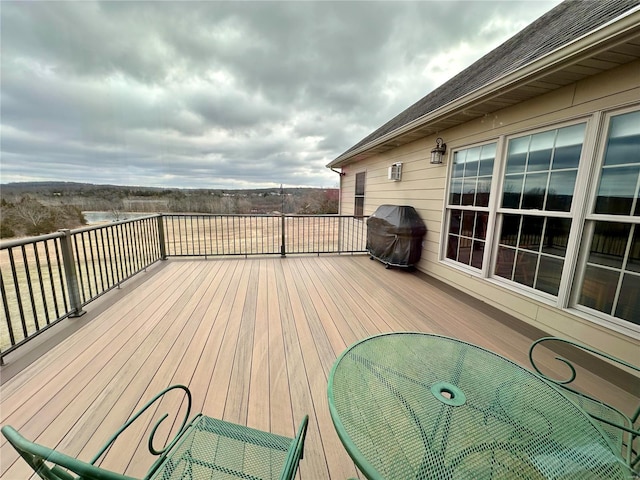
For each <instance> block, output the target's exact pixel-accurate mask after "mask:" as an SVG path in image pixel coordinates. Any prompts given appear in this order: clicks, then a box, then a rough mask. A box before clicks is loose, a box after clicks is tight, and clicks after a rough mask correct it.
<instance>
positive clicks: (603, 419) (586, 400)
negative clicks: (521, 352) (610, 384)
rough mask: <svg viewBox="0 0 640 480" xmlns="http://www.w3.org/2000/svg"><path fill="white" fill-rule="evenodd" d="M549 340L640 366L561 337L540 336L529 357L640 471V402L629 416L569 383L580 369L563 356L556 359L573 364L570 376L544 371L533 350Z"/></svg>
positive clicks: (623, 363) (538, 369)
mask: <svg viewBox="0 0 640 480" xmlns="http://www.w3.org/2000/svg"><path fill="white" fill-rule="evenodd" d="M545 342H561V343H565V344H567V345H571V346H573V347H576V348H579V349H581V350H584V351H586V352H589V353H592V354H594V355H597V356H599V357H602V358H605V359H607V360H610V361H611V362H614V363H617V364H618V365H622V366H624V367H626V368H628V369H630V370H633V371H636V372H640V368H639V367H637V366H635V365H632V364H630V363H628V362H625V361H624V360H621V359H619V358H616V357H613V356H611V355H608V354H606V353H604V352H601V351H599V350H596V349H594V348H591V347H588V346H586V345H582V344H579V343H576V342H572V341H570V340H567V339H564V338H560V337H543V338H540V339H538V340H536V341H535V342H533V343H532V344H531V347H530V348H529V361H530V362H531V365H532V366H533V368H534V369H535V370H536V372H538V374H540V375H541V376H542V377H543V378H544V379H546V380H547V381H549V382H552V383H554V384H555V385H557V386H558V387H560V388H561V390H562V392H563V393H564V394H565V395H566V396H567V397H569V398H570V399H571V400H573V402H574V403H576V404H577V405H578V406H579V407H581V408H582V409H583V410H585V411H586V412H587V413H588V414H589V415H590V416H591V417H592V418H593V419H594V420H596V421H597V422H598V425H599V426H600V427H601V429H602V431H603V432H604V433H605V434H606V435H607V437H608V438H609V439H610V440H611V443H612V444H613V446H614V447H615V448H616V449H618V451H620V453H621V456H622V457H623V458H624V460H625V461H626V462H627V464H628V465H629V466H630V467H631V468H632V469H634V470H635V471H636V472H639V473H640V452H638V445H637V443H636V439H637V438H638V437H639V436H640V425H639V421H638V418H639V417H640V405H638V406H637V408H636V410H635V412H634V413H633V414H632V415H631V416H628V415H626V414H625V413H623V412H621V411H620V410H618V409H617V408H615V407H613V406H611V405H608V404H606V403H604V402H603V401H601V400H598V399H597V398H594V397H592V396H590V395H587V394H586V393H584V392H581V391H579V390H576V389H574V388H572V387H571V386H570V385H569V384H570V383H571V382H573V381H574V380H575V378H576V369H575V367H574V366H573V364H572V363H571V362H570V361H569V360H567V359H566V358H563V357H556V360H559V361H561V362H563V363H564V364H566V365H567V366H568V367H569V369H570V372H571V373H570V376H569V377H568V378H566V379H555V378H550V377H548V376H547V375H545V374H544V373H542V371H541V370H540V368H539V367H538V365H536V362H535V360H534V358H533V351H534V349H535V347H536V346H537V345H541V344H542V343H545Z"/></svg>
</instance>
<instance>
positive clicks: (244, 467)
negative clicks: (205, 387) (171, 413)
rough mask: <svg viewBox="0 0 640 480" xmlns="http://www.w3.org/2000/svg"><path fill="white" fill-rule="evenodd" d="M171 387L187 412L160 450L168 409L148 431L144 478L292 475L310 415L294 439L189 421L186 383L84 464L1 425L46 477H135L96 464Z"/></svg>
mask: <svg viewBox="0 0 640 480" xmlns="http://www.w3.org/2000/svg"><path fill="white" fill-rule="evenodd" d="M174 389H180V390H183V391H184V392H185V394H186V398H187V411H186V413H185V416H184V419H183V421H182V425H181V427H180V429H179V431H178V433H177V434H176V436H175V437H174V438H173V439H172V440H171V441H169V442H168V443H167V445H165V447H164V448H161V449H156V448H155V447H154V445H153V438H154V436H155V433H156V431H157V429H158V427H159V426H160V424H161V423H162V421H164V420H165V419H166V418H167V417H168V414H165V415H164V416H163V417H162V418H161V419H160V420H159V421H158V422H157V423H156V424H155V426H154V428H153V430H152V432H151V435H150V436H149V444H148V446H149V451H150V452H151V453H152V454H153V455H157V456H158V459H157V460H156V461H155V462H154V463H153V465H152V466H151V468H150V469H149V471H148V472H147V474H146V475H145V476H144V477H143V478H144V479H162V480H169V479H176V478H180V479H197V478H207V479H211V480H214V479H218V478H220V479H222V478H224V479H230V478H243V479H256V480H258V479H270V480H275V479H279V480H291V479H293V478H294V477H295V475H296V472H297V470H298V465H299V462H300V460H301V459H302V456H303V449H304V440H305V436H306V432H307V425H308V422H309V417H308V415H307V416H305V417H304V419H303V420H302V422H301V423H300V426H299V428H298V432H297V435H296V437H295V438H288V437H283V436H280V435H275V434H272V433H268V432H263V431H261V430H256V429H253V428H249V427H245V426H242V425H236V424H234V423H229V422H225V421H223V420H218V419H215V418H211V417H207V416H204V415H202V414H198V415H196V416H195V417H194V418H193V419H192V420H191V421H189V422H187V420H188V418H189V415H190V410H191V392H190V391H189V389H188V388H187V387H185V386H184V385H173V386H171V387H168V388H166V389H164V390H163V391H162V392H160V393H159V394H157V395H156V396H155V397H154V398H153V399H151V400H150V401H149V402H148V403H147V404H146V405H145V406H144V407H142V408H141V409H140V410H139V411H138V412H137V413H135V414H134V415H133V416H132V417H131V418H130V419H129V420H128V421H127V422H126V423H125V424H124V425H123V426H122V427H120V429H118V431H117V432H116V433H115V434H114V435H113V436H112V437H111V438H110V439H109V441H108V442H107V443H106V444H105V446H104V447H102V449H100V451H99V452H98V453H97V454H96V455H95V456H94V457H93V459H92V460H90V461H89V462H88V463H87V462H83V461H81V460H78V459H76V458H73V457H70V456H68V455H65V454H63V453H60V452H57V451H55V450H53V449H51V448H47V447H43V446H41V445H38V444H35V443H33V442H30V441H29V440H27V439H25V438H24V437H22V436H21V435H20V434H19V433H18V432H17V431H16V430H15V429H13V428H12V427H11V426H8V425H6V426H4V427H2V434H3V435H4V436H5V437H6V438H7V440H8V441H9V442H10V443H11V444H12V445H13V447H14V448H15V449H16V450H17V451H18V453H20V455H21V456H22V458H24V459H25V460H26V462H27V463H28V464H29V465H30V466H31V467H32V468H33V470H34V471H35V472H36V473H37V474H38V475H39V476H40V477H41V478H43V479H45V480H77V479H87V480H134V479H132V477H128V476H126V475H121V474H119V473H115V472H111V471H109V470H105V469H104V468H101V467H98V466H96V465H95V463H96V462H97V460H98V459H99V458H100V457H101V456H102V455H103V454H104V453H105V452H106V451H107V449H108V448H109V447H110V446H111V445H112V444H113V443H114V442H115V440H116V439H117V438H118V436H119V435H120V434H121V433H122V432H123V431H124V430H126V429H127V427H128V426H129V425H131V424H132V423H133V422H134V421H135V420H136V419H137V418H138V417H139V416H140V415H141V414H142V413H143V412H145V411H146V410H147V409H148V408H149V407H150V406H151V405H152V404H153V403H155V402H156V401H157V400H158V399H160V398H161V397H162V396H163V395H164V394H166V393H167V392H169V391H171V390H174ZM71 472H72V473H73V474H75V475H73V474H72V473H71ZM76 475H78V477H76Z"/></svg>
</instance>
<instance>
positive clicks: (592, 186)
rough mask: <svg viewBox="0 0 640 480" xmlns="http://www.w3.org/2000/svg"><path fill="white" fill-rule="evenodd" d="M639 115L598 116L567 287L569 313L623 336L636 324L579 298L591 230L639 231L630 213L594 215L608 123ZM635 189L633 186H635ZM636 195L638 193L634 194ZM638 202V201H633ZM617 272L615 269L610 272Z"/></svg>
mask: <svg viewBox="0 0 640 480" xmlns="http://www.w3.org/2000/svg"><path fill="white" fill-rule="evenodd" d="M633 112H640V104H632V105H627V106H625V107H621V108H615V109H610V110H605V111H601V112H598V116H597V117H598V126H599V128H598V131H597V133H596V137H597V138H596V139H594V143H595V145H594V153H593V155H594V157H593V158H594V161H593V162H592V165H590V167H591V172H590V173H591V178H590V181H589V182H587V185H588V188H585V190H586V192H585V196H586V198H585V201H584V205H583V211H582V218H581V225H582V231H581V234H582V236H583V237H584V238H586V240H585V241H584V242H582V244H580V245H579V246H578V251H577V253H576V261H575V264H574V265H575V272H574V276H573V283H572V285H571V291H570V292H568V307H569V308H570V309H571V310H574V311H576V312H579V313H581V314H582V315H583V316H586V317H587V318H589V319H591V320H593V321H594V322H595V323H598V324H601V325H604V326H606V327H608V328H611V327H612V326H613V327H614V328H615V327H619V328H616V330H620V328H621V329H622V332H623V333H628V332H629V330H631V331H632V332H635V333H636V334H637V333H640V324H636V323H633V322H631V321H628V320H624V319H622V318H618V317H615V316H613V315H611V314H610V313H606V312H602V311H600V310H596V309H593V308H590V307H588V306H586V305H581V304H580V303H579V301H580V295H581V291H582V286H583V282H584V279H585V275H586V270H587V266H588V265H587V264H588V263H589V255H590V252H591V245H592V241H593V232H594V230H595V225H596V223H597V222H611V223H619V224H622V225H635V229H636V231H637V230H638V229H640V216H635V215H633V211H631V212H630V214H629V215H615V214H604V213H595V208H596V202H597V197H598V187H599V185H600V179H601V177H602V172H603V166H604V161H605V152H606V148H607V142H608V140H609V132H610V128H611V119H612V118H614V117H616V116H620V115H624V114H627V113H633ZM636 189H637V185H636ZM636 194H638V192H637V191H636ZM637 201H638V202H640V200H637ZM629 247H630V245H629V243H628V244H627V245H626V247H625V255H624V259H627V258H628V254H629ZM613 270H617V269H613ZM620 271H621V272H622V271H624V269H620ZM620 289H621V284H618V285H617V287H616V295H615V298H616V299H618V297H619V294H620Z"/></svg>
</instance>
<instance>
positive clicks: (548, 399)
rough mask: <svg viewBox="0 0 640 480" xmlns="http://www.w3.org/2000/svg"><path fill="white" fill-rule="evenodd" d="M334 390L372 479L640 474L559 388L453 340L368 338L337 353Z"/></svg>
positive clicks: (349, 445)
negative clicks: (630, 467)
mask: <svg viewBox="0 0 640 480" xmlns="http://www.w3.org/2000/svg"><path fill="white" fill-rule="evenodd" d="M328 396H329V409H330V411H331V417H332V419H333V423H334V425H335V428H336V431H337V433H338V436H339V437H340V440H341V441H342V443H343V445H344V446H345V448H346V450H347V451H348V453H349V455H350V456H351V458H352V459H353V460H354V462H355V463H356V465H357V466H358V468H359V469H360V470H361V471H362V472H363V473H364V474H365V476H366V477H367V478H369V479H402V480H406V479H431V478H433V479H454V478H461V479H462V478H464V479H468V478H473V479H485V478H486V479H489V478H490V479H570V478H576V479H580V480H585V479H589V478H606V479H615V478H634V477H633V472H632V471H631V470H629V468H628V467H627V466H626V465H625V463H624V461H623V460H622V459H621V458H620V457H619V456H618V455H616V454H615V453H614V450H613V447H612V446H611V445H610V444H609V441H608V440H607V438H606V437H605V435H604V434H603V433H602V431H601V430H600V429H599V428H598V427H597V426H596V425H594V424H593V423H592V422H591V421H590V420H589V417H588V416H587V415H586V414H585V413H584V411H582V410H581V409H580V408H579V407H578V406H576V405H575V404H574V403H573V402H571V401H570V400H569V399H567V398H566V397H565V396H563V395H562V394H561V393H560V392H559V391H558V390H557V389H556V388H555V387H554V386H552V385H550V384H549V383H547V382H546V381H544V380H543V379H541V378H540V377H538V376H537V375H535V374H534V373H532V372H530V371H528V370H526V369H524V368H522V367H520V366H519V365H517V364H515V363H514V362H512V361H510V360H508V359H506V358H504V357H501V356H500V355H497V354H495V353H493V352H490V351H488V350H485V349H483V348H480V347H477V346H475V345H471V344H468V343H465V342H462V341H459V340H455V339H452V338H447V337H442V336H438V335H431V334H424V333H410V332H405V333H390V334H382V335H376V336H373V337H370V338H367V339H364V340H361V341H359V342H358V343H356V344H354V345H352V346H351V347H349V348H348V349H347V350H346V351H345V352H343V353H342V354H341V355H340V357H339V358H338V359H337V360H336V362H335V364H334V366H333V368H332V370H331V374H330V376H329V386H328Z"/></svg>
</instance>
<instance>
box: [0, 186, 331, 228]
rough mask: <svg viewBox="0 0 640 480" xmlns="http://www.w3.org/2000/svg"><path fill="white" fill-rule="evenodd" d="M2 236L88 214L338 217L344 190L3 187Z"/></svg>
mask: <svg viewBox="0 0 640 480" xmlns="http://www.w3.org/2000/svg"><path fill="white" fill-rule="evenodd" d="M1 195H2V199H1V203H0V238H9V237H16V236H31V235H41V234H44V233H50V232H54V231H56V230H59V229H61V228H71V229H72V228H77V227H80V226H82V225H85V224H86V220H85V218H84V215H83V214H82V212H83V211H106V212H112V217H113V218H112V219H113V220H119V219H120V218H121V214H122V212H141V213H210V214H271V213H289V214H308V215H318V214H335V213H338V207H339V191H338V190H337V189H321V188H290V189H278V188H272V189H257V190H207V189H198V190H195V189H194V190H187V189H160V188H148V187H123V186H114V185H91V184H76V183H65V182H48V183H24V184H5V185H2V190H1Z"/></svg>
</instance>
